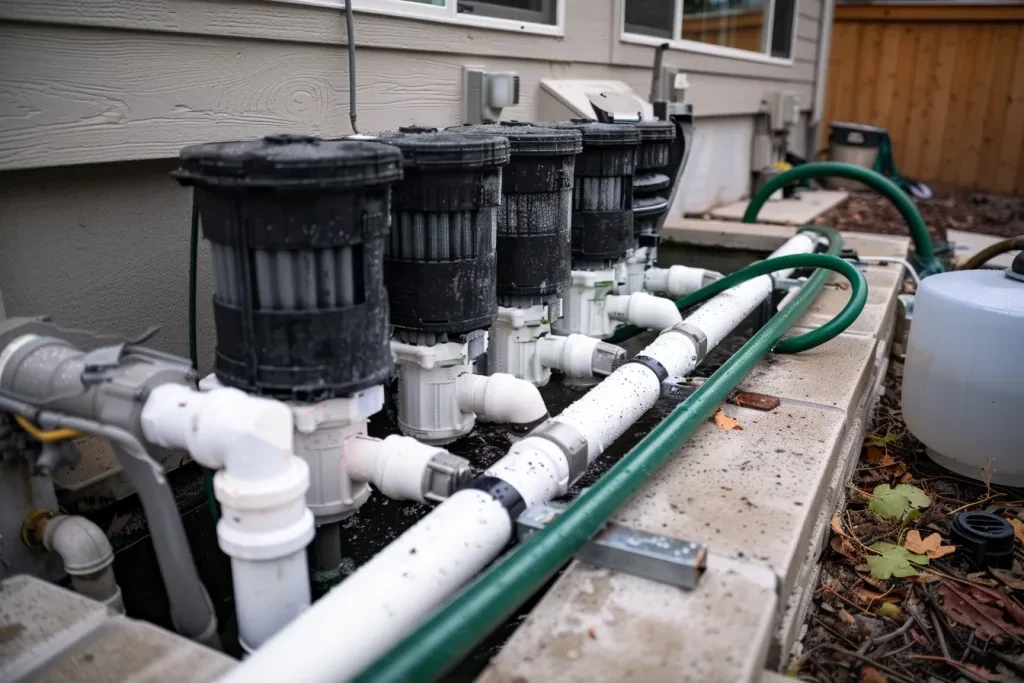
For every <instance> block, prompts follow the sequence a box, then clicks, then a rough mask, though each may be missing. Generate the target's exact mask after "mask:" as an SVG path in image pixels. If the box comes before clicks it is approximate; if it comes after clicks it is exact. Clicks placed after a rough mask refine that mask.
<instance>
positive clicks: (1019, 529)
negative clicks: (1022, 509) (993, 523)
mask: <svg viewBox="0 0 1024 683" xmlns="http://www.w3.org/2000/svg"><path fill="white" fill-rule="evenodd" d="M1010 526H1012V527H1013V535H1014V536H1016V537H1017V540H1018V541H1020V542H1021V545H1024V522H1022V521H1020V520H1019V519H1017V518H1016V517H1015V518H1013V519H1011V520H1010Z"/></svg>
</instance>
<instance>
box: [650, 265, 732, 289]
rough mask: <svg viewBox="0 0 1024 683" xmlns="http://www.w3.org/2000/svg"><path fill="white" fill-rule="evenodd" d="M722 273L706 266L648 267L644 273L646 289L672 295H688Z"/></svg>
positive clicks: (717, 278) (719, 277)
mask: <svg viewBox="0 0 1024 683" xmlns="http://www.w3.org/2000/svg"><path fill="white" fill-rule="evenodd" d="M721 279H722V274H721V273H717V272H715V271H713V270H706V269H704V268H690V267H689V266H671V267H669V268H648V269H647V272H645V273H644V289H645V290H647V291H648V292H652V293H654V294H666V295H668V296H671V297H680V296H686V295H687V294H692V293H693V292H696V291H697V290H698V289H700V288H701V287H703V286H704V285H707V284H709V283H711V282H714V281H715V280H721Z"/></svg>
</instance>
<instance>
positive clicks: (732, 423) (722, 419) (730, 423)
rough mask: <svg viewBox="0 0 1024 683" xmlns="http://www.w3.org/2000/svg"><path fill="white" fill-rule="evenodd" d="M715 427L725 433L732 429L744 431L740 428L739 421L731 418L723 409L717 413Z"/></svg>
mask: <svg viewBox="0 0 1024 683" xmlns="http://www.w3.org/2000/svg"><path fill="white" fill-rule="evenodd" d="M715 425H717V426H718V428H719V429H721V430H724V431H729V430H731V429H743V427H742V426H740V423H739V420H734V419H733V418H731V417H729V416H728V415H726V414H725V411H724V410H722V409H721V408H719V409H718V410H717V411H715Z"/></svg>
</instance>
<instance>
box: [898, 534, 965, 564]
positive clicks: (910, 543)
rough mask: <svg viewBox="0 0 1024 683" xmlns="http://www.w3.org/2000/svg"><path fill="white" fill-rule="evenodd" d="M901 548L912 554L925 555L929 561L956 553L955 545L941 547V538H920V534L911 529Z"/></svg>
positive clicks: (934, 536) (935, 535) (934, 535)
mask: <svg viewBox="0 0 1024 683" xmlns="http://www.w3.org/2000/svg"><path fill="white" fill-rule="evenodd" d="M903 547H904V548H906V549H907V550H909V551H910V552H912V553H918V554H923V555H927V556H928V557H929V559H932V560H936V559H938V558H940V557H945V556H946V555H949V554H950V553H953V552H956V546H955V545H942V536H940V535H939V534H931V535H929V536H928V537H927V538H924V539H922V538H921V532H919V531H918V530H917V529H913V530H911V531H909V532H908V533H907V537H906V539H904V541H903Z"/></svg>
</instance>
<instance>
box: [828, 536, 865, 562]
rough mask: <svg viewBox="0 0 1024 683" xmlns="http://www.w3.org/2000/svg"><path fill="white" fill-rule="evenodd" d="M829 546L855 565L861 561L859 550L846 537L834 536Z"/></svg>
mask: <svg viewBox="0 0 1024 683" xmlns="http://www.w3.org/2000/svg"><path fill="white" fill-rule="evenodd" d="M829 545H831V546H832V550H835V551H836V552H837V553H839V554H840V555H842V556H843V557H845V558H847V559H849V560H852V561H853V562H854V563H856V562H857V560H858V559H860V557H859V555H858V553H857V548H855V547H854V545H853V543H851V542H850V539H848V538H846V537H845V536H834V537H833V538H832V541H831V542H830V543H829Z"/></svg>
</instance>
